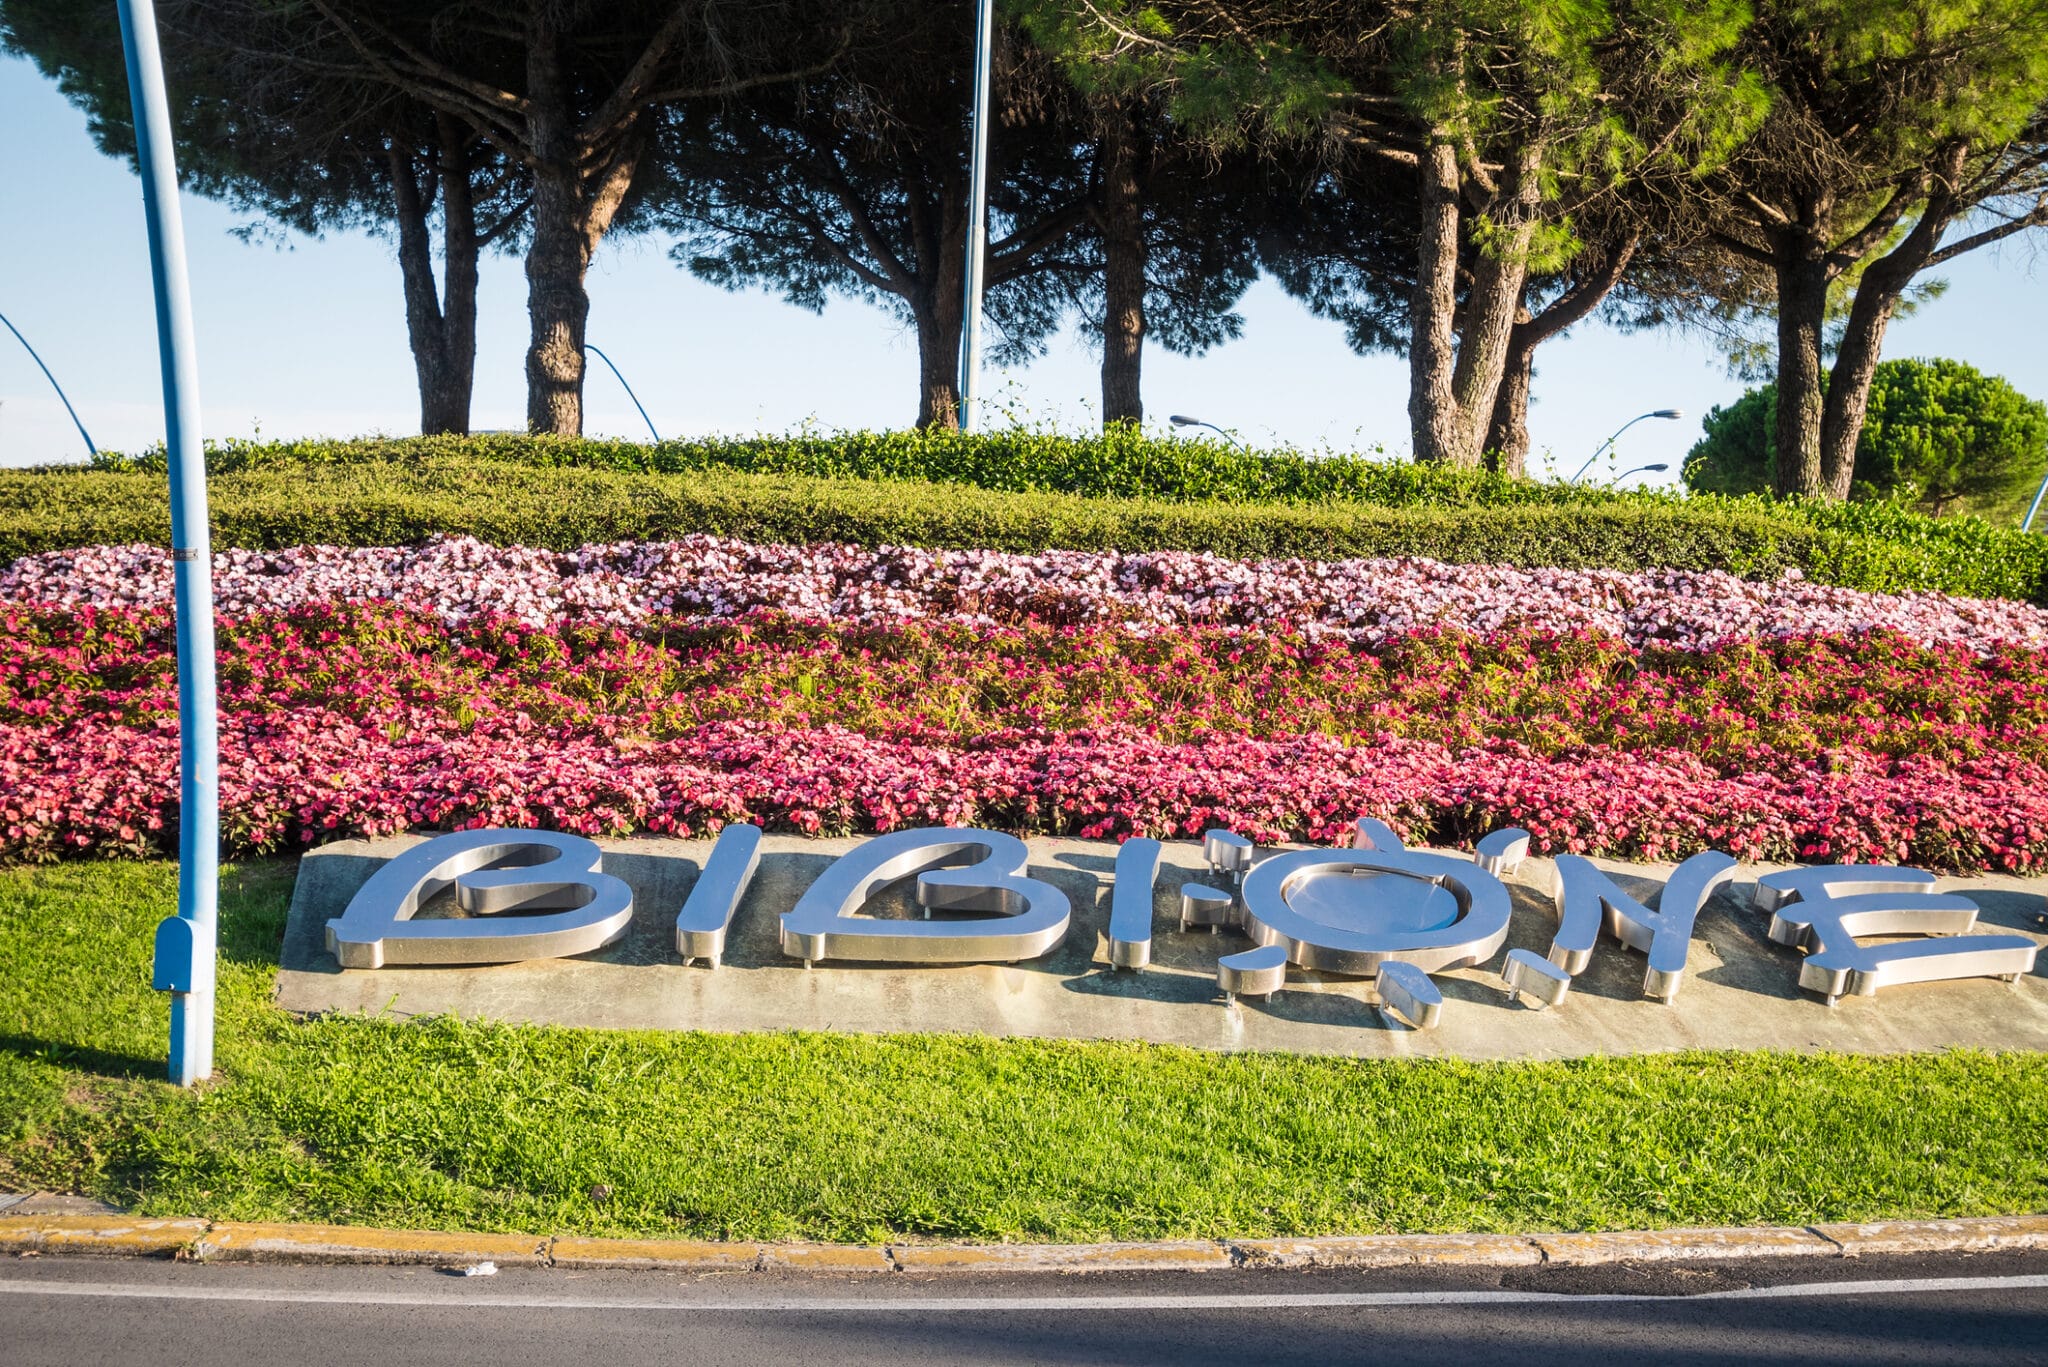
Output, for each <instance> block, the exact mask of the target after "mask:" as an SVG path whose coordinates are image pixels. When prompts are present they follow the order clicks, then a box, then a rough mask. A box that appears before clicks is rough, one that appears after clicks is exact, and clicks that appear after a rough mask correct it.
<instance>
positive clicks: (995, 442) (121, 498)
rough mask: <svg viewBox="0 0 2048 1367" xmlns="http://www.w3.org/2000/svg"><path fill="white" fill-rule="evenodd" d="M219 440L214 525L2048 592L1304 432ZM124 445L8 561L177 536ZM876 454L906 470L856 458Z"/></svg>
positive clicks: (1800, 519) (1893, 512)
mask: <svg viewBox="0 0 2048 1367" xmlns="http://www.w3.org/2000/svg"><path fill="white" fill-rule="evenodd" d="M210 463H211V464H212V465H213V467H214V469H215V474H214V476H213V479H212V482H211V506H212V514H213V527H214V539H215V544H216V545H218V546H245V547H252V548H257V547H282V546H292V545H301V544H306V543H318V542H324V543H328V544H353V545H399V544H405V543H409V542H413V541H417V540H420V539H422V538H424V537H427V536H431V535H435V534H443V533H446V534H466V535H471V536H476V537H479V538H481V539H483V540H486V541H491V542H494V543H498V544H520V545H534V546H549V547H555V548H559V549H573V548H574V547H577V546H580V545H583V544H584V543H586V542H592V541H611V540H623V539H630V538H664V537H675V536H681V535H685V534H687V533H691V532H710V533H716V534H719V535H725V536H734V537H741V538H745V539H748V540H753V541H778V542H801V541H847V542H855V543H859V544H863V545H883V544H893V545H909V546H931V547H956V548H968V547H985V548H989V549H994V550H1012V551H1037V550H1044V549H1048V548H1054V547H1065V548H1073V549H1082V550H1090V549H1093V550H1131V551H1138V550H1206V551H1214V552H1216V553H1218V554H1221V555H1229V556H1236V557H1243V558H1258V557H1265V556H1304V557H1311V558H1322V559H1334V558H1339V557H1348V556H1382V555H1384V556H1404V555H1407V556H1426V557H1429V558H1432V559H1437V560H1444V561H1450V562H1454V563H1498V564H1512V565H1525V566H1534V565H1556V566H1567V567H1579V568H1614V569H1650V568H1676V569H1722V570H1728V571H1731V572H1733V573H1736V574H1742V575H1748V576H1755V577H1774V576H1776V575H1778V574H1781V573H1783V572H1784V571H1785V570H1787V569H1794V568H1796V569H1799V570H1802V571H1803V572H1804V573H1806V574H1807V575H1808V576H1810V577H1812V578H1814V579H1817V580H1820V581H1822V582H1825V583H1833V584H1842V585H1845V586H1848V587H1853V588H1864V589H1876V590H1885V591H1892V590H1900V589H1940V590H1943V591H1946V592H1950V593H1961V594H1968V595H1972V596H1979V597H1998V598H2025V599H2040V598H2042V597H2043V596H2044V593H2048V542H2044V541H2043V540H2042V539H2041V538H2038V537H2032V536H2022V535H2020V534H2018V533H2015V532H2011V531H2003V530H1999V529H1996V528H1993V527H1991V526H1989V525H1987V524H1985V523H1983V522H1981V521H1979V520H1977V519H1974V518H1946V519H1942V520H1940V521H1935V520H1932V519H1929V518H1925V517H1922V516H1919V515H1918V514H1914V513H1911V512H1909V511H1906V510H1904V509H1899V508H1895V507H1890V506H1887V505H1868V506H1866V505H1847V506H1841V507H1834V506H1829V505H1824V504H1818V503H1815V504H1807V503H1774V502H1771V501H1769V500H1767V499H1762V498H1754V497H1750V498H1709V497H1699V496H1695V497H1692V498H1685V497H1682V496H1678V495H1673V494H1661V493H1651V492H1636V491H1630V492H1621V491H1615V490H1606V489H1589V488H1581V487H1578V486H1573V485H1560V484H1537V483H1533V482H1526V481H1523V482H1518V481H1513V480H1507V479H1502V478H1501V477H1499V476H1497V475H1492V474H1486V473H1483V472H1470V473H1463V472H1455V471H1450V470H1445V469H1442V468H1440V467H1426V466H1415V465H1407V464H1400V465H1394V464H1386V465H1382V464H1379V463H1376V462H1372V461H1366V460H1347V459H1346V458H1341V457H1339V458H1334V459H1331V460H1317V459H1315V458H1313V457H1310V456H1306V455H1301V454H1298V453H1282V454H1280V455H1277V456H1272V457H1260V456H1232V455H1230V454H1229V453H1227V452H1224V451H1220V450H1218V449H1217V448H1215V447H1213V446H1196V445H1192V444H1184V443H1174V442H1150V443H1147V442H1141V441H1135V440H1132V439H1129V438H1127V437H1124V436H1120V435H1118V434H1112V435H1110V436H1108V437H1104V438H1102V439H1099V440H1096V439H1079V438H1054V437H1040V436H1030V435H1024V436H1014V437H1008V436H1000V435H999V436H991V437H987V438H974V437H962V436H959V435H958V434H952V433H944V434H941V433H892V434H885V435H876V436H872V437H862V436H858V435H856V436H849V437H845V438H833V439H826V438H816V439H808V438H804V439H796V440H793V441H759V442H732V443H716V442H702V443H671V444H667V445H664V446H660V447H643V446H637V445H635V444H633V443H630V442H602V441H561V440H555V439H548V440H540V441H536V440H532V439H529V438H524V437H520V438H480V439H472V440H469V441H460V440H455V439H448V438H432V439H423V438H412V439H406V440H400V441H383V440H369V441H362V442H336V443H279V444H273V445H263V446H257V445H251V444H244V445H237V446H231V447H224V448H219V449H217V450H216V451H215V452H214V453H213V455H212V459H211V461H210ZM109 464H111V465H115V466H117V467H118V468H113V469H103V470H80V469H75V468H74V469H47V470H35V471H5V472H0V560H4V559H11V558H13V557H15V556H19V555H25V554H28V553H30V552H32V551H42V550H56V549H62V548H65V547H70V546H80V545H90V544H95V543H108V542H134V541H147V542H158V543H162V542H164V541H166V539H167V538H168V536H169V528H170V514H169V508H168V500H167V495H166V492H165V487H164V484H163V482H162V481H161V479H160V478H151V477H147V475H148V474H149V472H150V467H151V466H152V464H156V465H158V466H159V468H160V461H153V460H152V459H151V458H147V457H145V458H143V459H141V460H139V461H134V462H129V461H124V460H122V459H121V458H118V457H110V458H109ZM655 467H658V468H655ZM791 470H801V471H806V472H809V471H814V470H824V471H830V472H832V474H831V475H830V476H829V477H828V476H827V475H823V474H817V473H790V472H789V471H791ZM855 472H859V473H865V474H872V475H881V476H885V477H880V478H854V477H850V476H851V474H852V473H855ZM913 474H918V475H922V476H924V477H923V478H912V477H910V476H911V475H913ZM975 481H986V482H987V483H989V484H994V485H997V486H999V487H996V488H985V487H979V486H978V485H977V484H976V483H975ZM1074 490H1078V491H1079V492H1072V491H1074ZM1096 491H1108V492H1111V493H1121V494H1123V495H1125V496H1120V497H1110V496H1093V495H1095V494H1096Z"/></svg>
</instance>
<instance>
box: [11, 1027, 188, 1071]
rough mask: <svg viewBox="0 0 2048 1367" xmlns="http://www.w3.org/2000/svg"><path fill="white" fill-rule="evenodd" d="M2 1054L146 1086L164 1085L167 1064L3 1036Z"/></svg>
mask: <svg viewBox="0 0 2048 1367" xmlns="http://www.w3.org/2000/svg"><path fill="white" fill-rule="evenodd" d="M0 1053H6V1054H12V1055H14V1056H15V1057H16V1058H20V1059H28V1060H36V1061H40V1062H43V1063H54V1064H57V1065H59V1066H60V1067H64V1068H72V1069H76V1070H78V1071H79V1072H84V1073H93V1074H96V1075H98V1076H100V1077H107V1078H134V1079H139V1080H141V1081H145V1082H161V1081H162V1080H163V1078H164V1060H163V1059H160V1058H142V1057H140V1056H139V1055H136V1054H123V1053H119V1052H117V1051H115V1050H112V1049H99V1048H95V1047H94V1046H92V1045H89V1044H72V1043H69V1042H67V1041H64V1040H53V1039H42V1038H39V1037H38V1036H35V1035H8V1034H0Z"/></svg>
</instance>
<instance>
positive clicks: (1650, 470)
mask: <svg viewBox="0 0 2048 1367" xmlns="http://www.w3.org/2000/svg"><path fill="white" fill-rule="evenodd" d="M1670 468H1671V465H1670V463H1669V462H1667V461H1661V460H1660V461H1658V462H1657V463H1656V464H1655V465H1638V466H1637V467H1636V468H1635V469H1633V470H1623V471H1622V472H1621V473H1620V474H1618V475H1616V476H1615V477H1614V478H1613V479H1610V480H1608V481H1607V482H1608V483H1609V484H1619V483H1621V482H1622V481H1623V480H1625V479H1627V478H1628V477H1629V476H1630V475H1661V474H1663V473H1664V472H1665V471H1666V470H1669V469H1670Z"/></svg>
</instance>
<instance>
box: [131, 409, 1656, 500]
mask: <svg viewBox="0 0 2048 1367" xmlns="http://www.w3.org/2000/svg"><path fill="white" fill-rule="evenodd" d="M448 457H460V458H474V459H484V460H492V461H500V462H505V463H510V464H517V465H525V466H532V467H537V468H542V469H576V470H612V471H617V472H619V473H623V474H670V475H674V474H693V473H696V472H699V471H707V470H732V471H739V472H743V473H746V474H755V475H794V476H805V477H810V478H816V479H883V480H920V481H926V482H931V483H938V484H970V485H974V486H975V487H977V488H982V489H1000V490H1005V491H1008V492H1010V493H1062V494H1080V495H1084V496H1086V497H1090V498H1150V499H1163V500H1166V501H1170V502H1193V501H1211V500H1229V501H1233V502H1257V503H1322V502H1327V501H1330V500H1341V501H1346V502H1358V503H1378V504H1384V505H1387V506H1390V507H1415V506H1422V505H1428V506H1433V507H1445V506H1461V507H1462V506H1493V505H1503V504H1517V505H1523V504H1541V505H1558V504H1574V505H1576V504H1586V503H1609V502H1624V501H1625V502H1643V501H1655V502H1663V503H1670V502H1673V501H1674V499H1673V498H1672V496H1671V495H1669V494H1658V493H1654V492H1649V493H1645V492H1642V491H1636V492H1632V493H1627V494H1623V493H1619V492H1615V491H1610V490H1605V489H1601V488H1597V487H1588V486H1577V485H1569V484H1540V483H1535V482H1533V481H1528V480H1512V479H1507V478H1504V477H1502V476H1500V475H1497V474H1493V473H1490V472H1487V471H1465V470H1452V469H1447V468H1445V467H1442V466H1436V465H1418V464H1415V463H1414V462H1412V461H1388V460H1376V459H1371V458H1368V457H1366V456H1360V455H1344V454H1314V453H1309V452H1303V451H1296V450H1290V449H1280V450H1273V451H1250V450H1244V449H1241V448H1236V447H1228V446H1221V445H1218V444H1215V443H1210V442H1192V441H1180V440H1176V439H1172V438H1159V437H1149V436H1145V435H1143V434H1142V433H1140V432H1138V431H1136V430H1134V429H1132V428H1130V427H1128V426H1119V427H1114V428H1112V429H1110V430H1109V431H1107V432H1105V433H1102V434H1101V435H1090V436H1071V435H1066V434H1061V433H1049V432H1033V431H1029V430H1025V429H1013V430H1010V431H1005V432H994V433H986V434H971V435H970V434H968V433H963V432H957V431H941V430H936V429H933V430H925V431H918V430H909V431H899V432H835V433H830V434H825V433H817V434H811V433H797V434H794V435H789V436H774V437H743V438H731V437H705V438H694V439H690V440H683V441H666V442H658V443H654V444H647V443H642V442H632V441H620V440H611V439H605V438H592V437H580V438H564V437H528V436H519V435H511V434H495V433H494V434H490V435H486V436H478V437H366V438H358V439H354V440H349V441H326V440H315V441H275V442H249V441H229V442H222V443H218V444H211V445H209V447H208V450H207V461H206V468H207V470H208V472H209V473H211V474H216V475H219V474H232V473H245V472H249V471H255V470H267V469H278V468H285V467H291V468H298V467H303V466H353V465H364V464H383V463H399V464H411V463H418V462H433V461H437V460H441V459H444V458H448ZM97 464H98V466H99V467H100V468H102V469H109V470H126V471H137V472H142V473H148V474H156V475H161V474H162V473H163V470H164V456H163V451H162V448H160V447H159V448H156V449H154V450H151V451H147V452H144V453H143V454H142V455H139V456H123V455H119V454H105V455H102V456H101V457H100V459H99V460H98V462H97Z"/></svg>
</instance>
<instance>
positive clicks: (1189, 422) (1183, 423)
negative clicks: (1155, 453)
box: [1166, 413, 1246, 451]
mask: <svg viewBox="0 0 2048 1367" xmlns="http://www.w3.org/2000/svg"><path fill="white" fill-rule="evenodd" d="M1166 420H1167V421H1168V422H1170V423H1172V424H1173V425H1174V426H1175V427H1206V428H1208V429H1209V430H1210V431H1211V432H1214V433H1215V434H1216V435H1217V436H1219V437H1221V438H1223V440H1224V441H1226V442H1228V443H1230V445H1232V446H1235V447H1236V448H1237V449H1238V450H1240V451H1242V450H1245V449H1246V448H1245V444H1244V443H1243V442H1241V441H1239V440H1238V439H1237V438H1236V437H1233V436H1231V435H1230V434H1229V433H1228V432H1226V431H1224V430H1223V429H1222V428H1220V427H1218V426H1217V425H1216V424H1215V423H1213V422H1203V421H1202V420H1201V419H1200V418H1191V417H1189V416H1187V414H1185V413H1172V414H1168V415H1167V419H1166Z"/></svg>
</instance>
